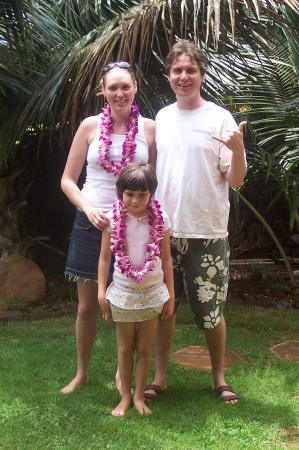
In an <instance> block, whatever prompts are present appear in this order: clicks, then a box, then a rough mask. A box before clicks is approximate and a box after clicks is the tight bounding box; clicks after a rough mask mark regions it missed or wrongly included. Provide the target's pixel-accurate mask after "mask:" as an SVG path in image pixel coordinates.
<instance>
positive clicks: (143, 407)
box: [134, 398, 152, 416]
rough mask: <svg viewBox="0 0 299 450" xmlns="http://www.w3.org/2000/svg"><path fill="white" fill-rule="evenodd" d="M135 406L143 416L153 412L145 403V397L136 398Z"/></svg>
mask: <svg viewBox="0 0 299 450" xmlns="http://www.w3.org/2000/svg"><path fill="white" fill-rule="evenodd" d="M134 406H135V409H137V411H138V412H139V414H140V415H141V416H143V415H144V414H152V411H151V410H150V409H149V407H148V406H146V404H145V403H144V400H143V398H134Z"/></svg>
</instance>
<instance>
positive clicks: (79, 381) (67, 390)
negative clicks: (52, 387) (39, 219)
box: [60, 375, 89, 395]
mask: <svg viewBox="0 0 299 450" xmlns="http://www.w3.org/2000/svg"><path fill="white" fill-rule="evenodd" d="M88 383H89V380H88V378H82V377H79V376H78V375H77V376H75V378H74V379H73V380H72V381H71V382H70V383H69V384H68V385H67V386H65V387H64V388H62V389H60V392H61V394H65V395H67V394H71V393H72V392H74V391H75V390H76V389H77V388H78V387H79V386H82V385H83V384H88Z"/></svg>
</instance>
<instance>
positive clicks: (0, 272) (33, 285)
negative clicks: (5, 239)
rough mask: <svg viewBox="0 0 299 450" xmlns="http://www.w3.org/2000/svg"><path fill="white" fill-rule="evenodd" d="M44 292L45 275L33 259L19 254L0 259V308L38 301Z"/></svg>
mask: <svg viewBox="0 0 299 450" xmlns="http://www.w3.org/2000/svg"><path fill="white" fill-rule="evenodd" d="M45 292H46V279H45V276H44V274H43V273H42V271H41V270H40V268H39V267H38V265H37V264H35V263H34V262H33V261H30V260H29V259H27V258H25V257H24V256H20V255H9V256H8V257H7V258H6V259H5V260H4V261H0V306H1V309H7V308H9V309H19V308H20V309H22V307H23V308H24V307H26V306H27V305H29V304H36V303H39V302H40V301H41V300H43V299H44V297H45Z"/></svg>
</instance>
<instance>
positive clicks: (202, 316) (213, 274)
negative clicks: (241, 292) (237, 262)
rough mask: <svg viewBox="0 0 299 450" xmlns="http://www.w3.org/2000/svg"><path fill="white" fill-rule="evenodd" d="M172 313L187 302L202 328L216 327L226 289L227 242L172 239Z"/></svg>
mask: <svg viewBox="0 0 299 450" xmlns="http://www.w3.org/2000/svg"><path fill="white" fill-rule="evenodd" d="M171 253H172V260H173V269H174V288H175V296H176V300H175V311H177V309H178V307H179V306H180V304H181V303H182V301H183V299H186V300H187V301H188V302H189V304H190V307H191V310H192V313H193V316H194V320H195V322H196V323H197V325H198V326H199V327H200V328H202V329H211V328H214V327H216V326H217V325H218V324H219V322H220V320H221V316H222V314H223V311H224V306H225V302H226V296H227V288H228V268H229V243H228V239H227V238H224V239H189V238H174V237H172V238H171Z"/></svg>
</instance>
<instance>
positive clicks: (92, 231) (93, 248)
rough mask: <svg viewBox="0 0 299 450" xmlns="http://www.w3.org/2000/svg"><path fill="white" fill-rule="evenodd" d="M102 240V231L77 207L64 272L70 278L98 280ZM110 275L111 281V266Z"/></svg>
mask: <svg viewBox="0 0 299 450" xmlns="http://www.w3.org/2000/svg"><path fill="white" fill-rule="evenodd" d="M101 242H102V232H101V231H100V230H98V229H97V228H95V227H94V226H93V225H92V223H91V222H90V221H89V220H88V218H87V216H86V214H84V213H83V212H82V211H80V210H79V209H77V211H76V218H75V222H74V224H73V230H72V234H71V238H70V243H69V250H68V256H67V261H66V268H65V272H64V273H65V275H66V276H67V278H68V279H73V280H74V281H76V280H77V279H78V278H82V279H84V280H94V281H97V280H98V264H99V256H100V249H101ZM109 275H110V276H109V280H108V281H109V282H110V279H112V276H111V275H112V270H111V267H110V274H109Z"/></svg>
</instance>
